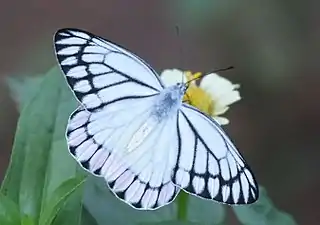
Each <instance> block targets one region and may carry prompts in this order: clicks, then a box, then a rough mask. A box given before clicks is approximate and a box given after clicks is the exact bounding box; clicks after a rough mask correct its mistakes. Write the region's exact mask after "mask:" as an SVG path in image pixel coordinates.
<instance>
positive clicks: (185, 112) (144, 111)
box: [54, 28, 259, 210]
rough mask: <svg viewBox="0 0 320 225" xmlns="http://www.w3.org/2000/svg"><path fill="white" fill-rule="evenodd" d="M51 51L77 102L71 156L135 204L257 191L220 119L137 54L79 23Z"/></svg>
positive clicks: (250, 198)
mask: <svg viewBox="0 0 320 225" xmlns="http://www.w3.org/2000/svg"><path fill="white" fill-rule="evenodd" d="M54 45H55V53H56V57H57V60H58V62H59V65H60V67H61V70H62V71H63V73H64V75H65V78H66V81H67V84H68V86H69V87H70V88H71V90H72V92H73V94H74V96H75V98H76V99H77V100H78V101H79V103H80V106H79V107H78V108H77V109H76V110H75V111H74V112H73V113H72V114H71V115H70V117H69V120H68V124H67V128H66V139H67V145H68V149H69V152H70V154H71V155H72V156H73V157H74V159H75V160H76V161H77V162H78V163H79V164H80V165H81V166H82V167H83V168H84V169H85V170H87V171H89V172H90V173H91V174H93V175H96V176H100V177H103V178H104V180H105V181H106V184H107V186H108V187H109V189H110V190H111V191H112V192H113V193H114V194H115V196H117V197H118V198H119V199H121V200H122V201H124V202H126V203H127V204H129V205H130V206H132V207H134V208H136V209H144V210H151V209H157V208H160V207H162V206H164V205H167V204H169V203H171V202H172V201H173V200H174V199H175V197H176V196H177V194H178V193H179V191H180V190H181V189H182V190H184V191H185V192H187V193H189V194H192V195H195V196H198V197H200V198H203V199H211V200H215V201H218V202H221V203H226V204H231V205H233V204H250V203H253V202H255V201H256V200H257V199H258V197H259V190H258V185H257V182H256V180H255V178H254V175H253V173H252V172H251V169H250V168H249V166H248V165H247V164H246V162H245V161H244V159H243V157H242V156H241V154H240V153H239V152H238V150H237V149H236V147H235V146H234V144H233V143H232V142H231V140H230V139H229V137H228V136H227V135H226V133H225V132H224V131H223V130H222V128H221V127H220V126H219V124H218V123H217V122H216V121H215V120H213V119H212V118H210V117H208V116H207V115H206V114H204V113H202V112H201V111H199V110H198V109H196V108H195V107H193V106H191V105H188V104H186V103H184V102H183V101H182V98H183V96H184V94H185V92H186V90H187V88H188V86H187V85H186V83H183V82H182V83H177V84H176V85H173V86H169V87H165V86H164V84H163V83H162V81H161V79H160V77H159V76H158V74H157V73H156V72H155V70H154V69H153V68H152V67H151V66H149V64H148V63H146V62H145V61H144V60H142V59H141V58H140V57H138V56H137V55H135V54H133V53H131V52H130V51H128V50H126V49H125V48H123V47H121V46H119V45H117V44H114V43H112V42H111V41H107V40H105V39H103V38H101V37H99V36H96V35H93V34H91V33H89V32H86V31H82V30H79V29H73V28H71V29H61V30H58V31H57V32H56V34H55V37H54Z"/></svg>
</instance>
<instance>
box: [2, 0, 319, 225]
mask: <svg viewBox="0 0 320 225" xmlns="http://www.w3.org/2000/svg"><path fill="white" fill-rule="evenodd" d="M319 9H320V1H315V0H308V1H298V0H292V1H289V0H282V1H276V0H269V1H259V0H257V1H248V0H245V1H241V2H240V1H235V0H225V1H221V0H220V1H218V0H210V1H209V0H207V1H205V0H202V1H195V0H193V1H192V0H184V1H182V0H181V1H178V0H176V1H169V0H165V1H148V0H135V1H129V0H127V1H124V0H120V1H115V0H114V1H107V0H104V1H102V0H100V1H98V0H94V1H84V0H78V1H75V0H69V1H61V0H56V1H44V0H42V1H40V0H29V1H17V0H12V1H6V0H4V1H2V2H1V7H0V30H1V31H2V32H1V35H0V39H1V41H0V49H1V53H2V54H0V76H1V81H0V82H1V83H0V102H1V110H0V123H1V126H0V143H1V149H0V179H2V178H3V175H4V173H5V170H6V168H7V165H8V160H9V156H10V151H11V148H12V143H13V138H14V134H15V129H16V123H17V119H18V116H19V113H18V110H17V107H16V104H15V103H14V101H13V100H12V98H11V96H10V92H9V89H8V87H7V84H6V82H5V78H7V77H27V76H35V75H38V74H44V73H45V72H46V71H48V69H50V68H51V67H52V66H54V65H56V61H55V58H54V51H53V41H52V39H53V34H54V32H55V31H56V30H57V29H59V28H64V27H74V28H81V29H84V30H87V31H90V32H91V33H94V34H97V35H99V36H102V37H105V38H106V39H109V40H112V41H114V42H116V43H119V44H120V45H122V46H125V47H126V48H128V49H130V50H131V51H133V52H135V53H136V54H138V55H139V56H141V57H142V58H144V59H145V60H146V61H147V62H149V63H150V64H151V65H152V66H153V67H154V68H155V69H156V70H157V71H158V72H161V71H162V70H163V69H167V68H180V69H185V70H191V71H195V72H197V71H201V72H210V71H212V70H214V69H218V68H222V67H225V66H229V65H232V66H234V67H235V69H234V70H232V71H228V72H226V73H224V74H220V75H223V76H226V77H227V78H228V79H230V80H232V81H233V82H234V83H239V84H241V89H240V93H241V95H242V97H243V99H242V100H241V101H240V103H237V104H236V105H234V106H233V107H232V110H230V112H228V114H227V117H228V118H229V119H230V120H231V123H230V124H229V125H228V126H226V127H225V129H226V130H227V132H228V133H229V134H230V136H231V137H232V139H233V140H234V142H235V143H236V145H237V146H238V148H239V149H240V151H241V152H242V153H243V155H244V156H245V158H246V159H247V161H248V163H249V164H250V165H251V167H252V169H253V171H254V172H255V175H256V177H257V179H258V182H259V184H261V185H263V186H264V187H265V188H266V190H267V191H268V195H269V196H270V198H271V199H272V200H273V202H274V203H275V205H276V206H277V207H278V208H280V209H282V210H284V211H286V212H288V213H290V214H291V215H293V217H294V218H295V220H296V221H297V223H298V224H309V225H313V224H319V221H320V214H319V213H318V212H319V206H318V202H317V199H320V194H319V193H320V192H319V189H320V172H319V171H320V165H319V162H318V161H319V158H320V151H319V150H320V141H319V134H320V132H319V125H320V120H319V119H318V116H319V114H320V104H319V103H318V99H319V98H318V97H319V92H320V91H319V87H318V84H319V82H320V77H319V75H318V71H319V69H320V63H319V62H318V61H319V57H318V56H319V51H320V26H319V24H320V14H319ZM176 25H178V26H179V28H180V35H179V37H178V36H177V34H176V31H175V26H176ZM181 48H182V51H180V49H181ZM230 224H232V223H230ZM235 224H236V222H235Z"/></svg>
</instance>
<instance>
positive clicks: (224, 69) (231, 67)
mask: <svg viewBox="0 0 320 225" xmlns="http://www.w3.org/2000/svg"><path fill="white" fill-rule="evenodd" d="M231 69H234V67H233V66H229V67H226V68H222V69H218V70H214V71H212V72H211V73H218V72H222V71H226V70H231ZM208 74H210V73H207V74H205V75H202V76H199V77H196V78H193V79H191V80H189V81H188V82H187V84H189V83H190V82H192V81H194V80H198V79H200V78H202V77H205V76H207V75H208Z"/></svg>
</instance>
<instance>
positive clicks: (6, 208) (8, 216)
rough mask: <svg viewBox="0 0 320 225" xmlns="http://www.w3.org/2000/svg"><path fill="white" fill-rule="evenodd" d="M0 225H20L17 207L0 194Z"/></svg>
mask: <svg viewBox="0 0 320 225" xmlns="http://www.w3.org/2000/svg"><path fill="white" fill-rule="evenodd" d="M0 224H6V225H20V213H19V208H18V205H17V204H16V203H15V202H13V201H12V200H11V199H10V198H8V197H7V196H5V195H3V194H2V193H0Z"/></svg>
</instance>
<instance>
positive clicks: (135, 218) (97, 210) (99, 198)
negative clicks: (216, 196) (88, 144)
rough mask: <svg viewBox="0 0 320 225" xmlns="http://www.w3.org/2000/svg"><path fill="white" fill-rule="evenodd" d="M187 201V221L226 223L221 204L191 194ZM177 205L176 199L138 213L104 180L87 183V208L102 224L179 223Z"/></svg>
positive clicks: (90, 178) (85, 204)
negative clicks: (114, 193) (157, 207)
mask: <svg viewBox="0 0 320 225" xmlns="http://www.w3.org/2000/svg"><path fill="white" fill-rule="evenodd" d="M188 198H189V199H188V205H187V221H189V222H193V223H201V224H221V223H222V222H223V221H224V220H225V206H223V205H222V204H218V203H215V202H213V201H208V200H203V199H199V198H197V197H194V196H191V195H188ZM177 204H178V201H177V199H176V200H175V201H174V202H172V203H171V204H169V205H167V206H164V207H162V208H160V209H157V210H153V211H141V210H136V209H133V208H132V207H130V206H129V205H127V204H126V203H124V202H122V201H121V200H119V199H118V198H117V197H115V196H114V195H113V194H112V193H111V192H110V190H109V189H108V188H107V186H106V183H105V182H104V181H103V179H99V178H95V177H92V176H90V177H88V180H87V182H86V187H85V195H84V206H85V208H86V209H87V210H88V212H90V214H91V215H92V216H93V217H94V218H95V220H96V221H97V224H99V225H108V224H119V225H127V224H128V225H129V224H130V225H131V224H140V223H146V224H147V223H157V222H158V223H161V222H163V221H177V208H178V207H177ZM123 215H125V216H123ZM180 222H181V221H180Z"/></svg>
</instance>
